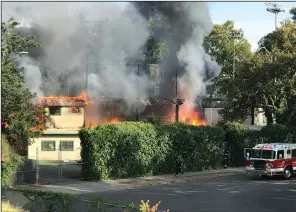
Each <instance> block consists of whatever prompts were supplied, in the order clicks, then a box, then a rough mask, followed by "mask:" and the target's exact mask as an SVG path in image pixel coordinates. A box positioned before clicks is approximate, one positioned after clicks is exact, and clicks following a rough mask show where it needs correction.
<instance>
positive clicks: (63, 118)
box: [46, 107, 84, 128]
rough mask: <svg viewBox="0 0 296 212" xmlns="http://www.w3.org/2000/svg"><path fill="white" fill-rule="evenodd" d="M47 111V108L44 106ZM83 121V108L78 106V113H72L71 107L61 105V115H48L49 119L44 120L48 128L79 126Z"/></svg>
mask: <svg viewBox="0 0 296 212" xmlns="http://www.w3.org/2000/svg"><path fill="white" fill-rule="evenodd" d="M46 112H47V113H49V109H48V108H46ZM83 123H84V108H80V111H79V112H78V113H73V111H72V108H71V107H62V108H61V115H50V120H49V121H47V122H46V126H47V127H49V128H79V127H82V126H83Z"/></svg>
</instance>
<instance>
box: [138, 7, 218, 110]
mask: <svg viewBox="0 0 296 212" xmlns="http://www.w3.org/2000/svg"><path fill="white" fill-rule="evenodd" d="M134 4H135V5H136V7H137V8H138V10H139V11H140V12H141V13H142V15H143V16H145V17H146V19H148V18H149V17H151V16H154V17H158V18H159V17H160V19H161V20H162V21H164V25H165V26H167V27H168V28H169V29H170V32H171V33H170V36H168V37H167V38H166V41H167V46H168V48H169V51H166V52H165V58H166V59H165V61H164V62H163V65H164V66H168V67H170V68H169V69H170V70H171V71H170V72H168V73H166V77H167V78H168V79H171V78H172V77H174V76H175V72H176V69H179V72H180V74H179V75H181V76H180V78H179V85H180V87H181V90H182V91H181V95H182V96H183V97H185V98H186V102H187V104H189V105H190V106H195V105H196V99H197V97H198V96H204V95H206V85H207V84H210V82H207V81H208V80H211V79H213V78H214V77H217V76H218V75H219V74H220V72H221V68H220V66H219V65H218V64H217V63H216V62H214V61H212V60H211V59H210V56H209V55H207V54H206V53H205V51H204V48H203V38H204V37H205V36H206V35H207V34H209V33H210V32H211V30H212V22H211V18H210V15H209V10H208V7H207V3H203V2H147V3H144V4H145V5H144V6H143V3H142V2H136V3H134ZM159 36H161V35H160V34H157V33H156V34H155V38H156V39H159V40H160V39H161V38H160V37H159ZM175 61H177V64H176V62H175ZM169 84H171V81H170V80H167V83H165V84H164V86H163V87H167V88H169V87H171V86H169ZM162 91H164V93H163V95H168V93H169V92H170V91H169V90H168V89H165V88H163V89H162Z"/></svg>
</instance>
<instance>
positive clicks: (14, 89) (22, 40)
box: [1, 19, 43, 148]
mask: <svg viewBox="0 0 296 212" xmlns="http://www.w3.org/2000/svg"><path fill="white" fill-rule="evenodd" d="M18 24H19V23H17V22H16V21H14V20H13V19H10V20H9V21H8V22H7V23H2V24H1V33H2V38H1V44H2V46H1V53H2V57H1V69H2V70H1V81H2V83H1V97H2V101H1V107H2V113H1V122H2V123H1V124H2V125H1V126H2V133H3V134H5V135H6V138H7V141H8V143H9V144H10V145H11V146H19V147H24V148H26V147H27V146H28V144H29V141H30V139H29V138H34V137H36V136H38V135H39V133H40V129H39V130H37V131H35V130H32V128H33V127H36V126H42V122H41V120H40V119H39V117H40V116H41V115H42V113H43V111H42V109H41V108H40V107H38V106H36V105H34V104H33V100H34V97H35V95H34V94H32V93H31V92H30V91H29V90H28V89H27V88H25V87H24V70H23V68H22V67H19V65H18V64H19V62H20V61H19V59H20V57H21V56H22V55H21V54H20V52H24V51H27V50H28V49H29V48H30V47H36V46H39V45H38V44H37V43H35V41H34V39H33V38H32V37H22V36H20V34H19V33H17V32H16V31H15V27H16V26H17V25H18Z"/></svg>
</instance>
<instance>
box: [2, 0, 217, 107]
mask: <svg viewBox="0 0 296 212" xmlns="http://www.w3.org/2000/svg"><path fill="white" fill-rule="evenodd" d="M86 4H88V6H86ZM2 5H3V7H2V8H3V13H2V16H3V20H7V19H8V18H10V17H14V18H15V19H16V20H18V21H21V27H19V29H18V30H19V31H20V32H21V33H23V34H24V35H25V34H30V35H34V36H36V39H37V41H38V42H39V43H41V45H42V48H38V49H36V48H35V49H30V50H28V51H29V53H30V54H29V55H30V57H31V59H32V61H36V62H34V63H28V61H27V62H23V65H24V66H25V69H26V70H27V76H31V77H28V78H30V79H28V78H27V79H28V80H27V81H26V83H27V84H26V85H27V86H28V87H30V88H31V89H32V91H37V92H38V89H39V88H40V89H41V91H42V92H43V93H44V95H60V94H63V95H78V94H79V93H80V92H81V90H82V89H84V88H85V87H86V84H87V93H88V95H89V96H91V97H93V98H96V97H107V98H110V97H116V98H124V99H126V102H127V103H129V104H130V105H132V104H134V103H135V102H136V99H137V97H141V98H146V97H148V92H147V90H148V88H149V82H148V79H147V77H145V75H144V74H142V75H137V74H136V72H137V68H136V67H131V66H128V65H127V64H126V63H127V62H126V61H127V60H128V58H134V57H138V56H139V49H141V47H143V46H144V45H145V44H146V41H147V38H148V34H149V33H148V29H147V28H148V24H147V20H148V19H149V17H151V16H157V17H158V18H159V19H160V20H161V21H162V22H164V23H165V25H166V26H167V27H168V28H169V31H170V33H169V36H167V35H161V33H157V32H156V33H155V35H154V36H155V39H156V40H157V39H162V38H164V40H166V48H165V57H164V60H163V62H162V64H161V65H162V66H163V67H166V68H165V69H166V70H167V71H166V72H165V73H164V83H163V84H162V85H161V87H160V91H161V96H162V97H169V96H171V97H174V95H173V94H172V89H171V88H172V78H173V77H175V73H176V69H178V73H179V81H178V82H179V85H180V87H181V90H182V91H183V92H182V91H181V93H182V94H183V95H184V96H183V97H185V98H186V102H187V103H189V104H190V105H191V106H194V105H195V103H196V99H197V98H198V96H203V95H205V94H206V85H207V84H210V80H211V79H213V78H214V77H216V76H218V75H219V73H220V67H219V66H218V65H217V64H216V63H215V62H213V61H212V60H211V59H210V57H209V56H208V55H207V54H206V53H205V52H204V49H203V47H202V43H203V38H204V36H206V35H207V34H208V33H210V32H211V30H212V23H211V19H210V16H209V11H208V8H207V4H206V3H202V2H134V3H130V4H129V6H128V7H126V8H123V7H122V6H120V5H118V4H116V3H103V2H99V3H97V2H93V3H74V2H71V3H65V2H17V3H15V2H5V3H3V4H2ZM90 5H91V6H90ZM32 64H34V65H33V66H32ZM36 65H37V66H38V68H36ZM38 70H39V71H40V74H36V75H34V77H32V75H29V74H30V73H37V72H38ZM86 72H88V77H86ZM40 76H41V81H40ZM40 82H42V83H41V84H40ZM38 83H39V84H38ZM184 91H185V92H184Z"/></svg>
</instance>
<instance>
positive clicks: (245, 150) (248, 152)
mask: <svg viewBox="0 0 296 212" xmlns="http://www.w3.org/2000/svg"><path fill="white" fill-rule="evenodd" d="M251 151H252V149H250V148H245V149H244V157H245V159H248V158H250V156H251Z"/></svg>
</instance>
